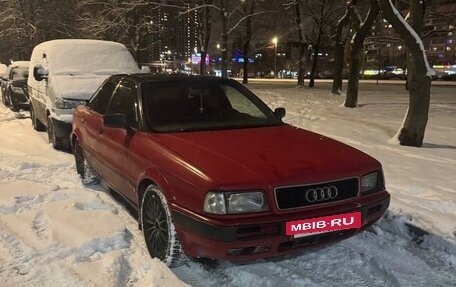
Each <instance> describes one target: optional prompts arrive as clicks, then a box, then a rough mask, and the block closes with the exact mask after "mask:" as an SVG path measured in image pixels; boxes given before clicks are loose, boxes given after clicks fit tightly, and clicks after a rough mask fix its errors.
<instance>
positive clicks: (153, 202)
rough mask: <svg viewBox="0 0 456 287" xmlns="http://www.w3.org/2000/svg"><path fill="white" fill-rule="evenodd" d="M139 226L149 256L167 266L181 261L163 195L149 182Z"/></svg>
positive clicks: (177, 240)
mask: <svg viewBox="0 0 456 287" xmlns="http://www.w3.org/2000/svg"><path fill="white" fill-rule="evenodd" d="M141 226H142V230H143V233H144V238H145V240H146V245H147V249H148V250H149V254H150V256H152V257H153V258H158V259H160V260H161V261H163V262H164V263H165V264H166V265H168V266H169V267H176V266H179V265H181V264H182V263H183V258H184V256H183V251H182V248H181V244H180V242H179V239H178V238H177V233H176V230H175V228H174V223H173V220H172V218H171V213H170V211H169V208H168V204H167V202H166V198H165V196H164V195H163V194H162V193H161V191H160V189H159V188H158V187H157V186H155V185H153V184H151V185H149V186H148V187H147V188H146V191H145V192H144V196H143V199H142V203H141Z"/></svg>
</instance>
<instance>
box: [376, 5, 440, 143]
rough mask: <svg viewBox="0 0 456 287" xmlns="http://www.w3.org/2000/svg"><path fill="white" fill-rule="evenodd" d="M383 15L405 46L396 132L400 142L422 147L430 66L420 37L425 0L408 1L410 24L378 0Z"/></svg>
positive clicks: (426, 115)
mask: <svg viewBox="0 0 456 287" xmlns="http://www.w3.org/2000/svg"><path fill="white" fill-rule="evenodd" d="M378 4H379V6H380V8H381V10H382V12H383V16H384V17H385V19H387V20H388V22H389V23H391V25H392V26H393V28H394V29H395V30H396V32H397V33H398V34H399V36H400V37H401V39H403V40H404V42H405V44H406V46H407V48H408V49H409V57H408V64H407V71H408V73H407V78H408V88H409V107H408V110H407V114H406V116H405V119H404V121H403V123H402V126H401V127H400V129H399V131H398V133H397V135H396V136H395V137H397V139H398V140H399V142H400V144H401V145H407V146H418V147H419V146H422V144H423V139H424V133H425V130H426V125H427V121H428V113H429V102H430V94H431V77H432V75H433V74H434V71H433V70H432V69H431V68H430V66H429V63H428V60H427V57H426V53H425V49H424V45H423V42H422V40H421V38H420V34H421V30H422V27H423V15H424V11H425V1H424V0H422V1H415V0H410V1H409V9H410V12H409V14H410V17H409V21H410V24H409V23H407V21H405V19H404V17H403V16H402V15H401V14H400V13H399V11H398V10H397V9H396V7H395V6H394V5H393V4H392V3H391V1H390V0H378Z"/></svg>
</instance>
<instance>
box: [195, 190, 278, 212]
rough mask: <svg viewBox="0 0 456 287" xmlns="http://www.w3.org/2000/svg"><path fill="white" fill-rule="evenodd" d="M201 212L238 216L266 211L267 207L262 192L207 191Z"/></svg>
mask: <svg viewBox="0 0 456 287" xmlns="http://www.w3.org/2000/svg"><path fill="white" fill-rule="evenodd" d="M203 210H204V211H205V212H208V213H214V214H239V213H253V212H261V211H268V210H269V205H268V202H267V200H266V197H265V196H264V193H263V192H262V191H250V192H238V191H236V192H223V191H209V192H208V193H207V194H206V198H205V199H204V208H203Z"/></svg>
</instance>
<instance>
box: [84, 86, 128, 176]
mask: <svg viewBox="0 0 456 287" xmlns="http://www.w3.org/2000/svg"><path fill="white" fill-rule="evenodd" d="M120 78H121V77H111V78H109V79H107V80H106V81H105V82H104V83H103V84H102V85H101V86H100V88H98V90H97V91H96V92H95V93H94V95H93V96H92V98H91V99H90V102H89V104H88V105H87V107H88V109H87V110H86V112H85V113H84V114H82V115H81V117H80V121H81V124H82V125H81V126H82V128H81V129H80V143H81V145H82V146H83V148H84V150H85V151H86V158H87V160H88V161H89V163H90V164H91V166H92V167H93V168H94V169H95V170H97V171H98V169H99V166H100V162H99V160H98V157H97V156H96V150H97V144H98V133H99V132H100V128H101V126H102V124H103V116H104V115H105V114H106V110H107V107H108V104H109V102H110V100H111V97H112V94H113V93H114V90H115V88H116V87H117V85H118V83H119V81H120Z"/></svg>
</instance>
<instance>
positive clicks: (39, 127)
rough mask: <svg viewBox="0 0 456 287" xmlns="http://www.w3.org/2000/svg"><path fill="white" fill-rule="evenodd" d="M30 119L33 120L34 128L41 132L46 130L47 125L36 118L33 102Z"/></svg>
mask: <svg viewBox="0 0 456 287" xmlns="http://www.w3.org/2000/svg"><path fill="white" fill-rule="evenodd" d="M30 119H31V120H32V127H33V129H34V130H36V131H39V132H44V131H45V130H46V127H45V126H44V125H43V124H42V123H41V122H40V120H38V119H37V118H36V114H35V110H34V109H33V105H32V104H30Z"/></svg>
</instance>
